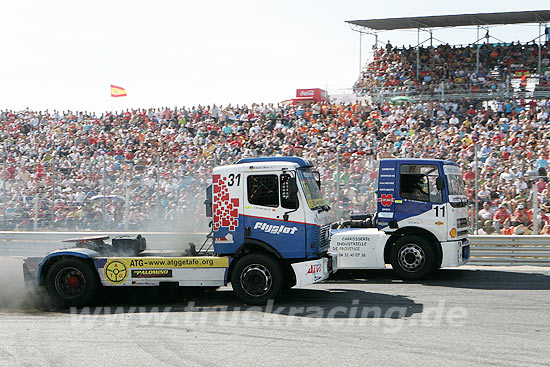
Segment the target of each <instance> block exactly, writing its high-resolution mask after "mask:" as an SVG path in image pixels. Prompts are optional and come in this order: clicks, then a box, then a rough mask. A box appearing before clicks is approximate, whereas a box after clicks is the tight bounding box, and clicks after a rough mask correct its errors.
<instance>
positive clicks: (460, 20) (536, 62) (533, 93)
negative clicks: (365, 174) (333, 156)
mask: <svg viewBox="0 0 550 367" xmlns="http://www.w3.org/2000/svg"><path fill="white" fill-rule="evenodd" d="M549 22H550V10H541V11H523V12H504V13H478V14H461V15H441V16H425V17H404V18H386V19H369V20H353V21H348V23H349V24H350V25H352V27H353V29H354V30H357V31H358V32H360V33H361V34H363V33H367V34H373V35H374V36H375V51H374V55H373V60H372V61H371V62H369V63H367V65H366V66H365V67H364V69H363V70H362V72H361V75H360V76H359V78H358V80H357V82H356V83H355V85H354V90H355V92H356V93H357V94H359V95H361V96H369V97H371V98H373V99H374V100H387V99H390V98H392V97H394V96H397V95H399V96H400V95H406V96H414V97H415V99H416V100H419V101H425V100H434V99H438V100H459V99H463V98H469V99H475V100H495V99H503V98H513V97H523V98H543V97H549V96H550V69H549V66H550V38H549V35H548V28H547V27H546V25H547V23H549ZM527 23H538V24H539V33H538V35H537V36H536V37H535V38H534V39H533V40H532V41H530V42H528V43H525V44H520V43H515V44H514V43H513V42H511V43H508V42H503V41H502V40H498V39H495V38H494V37H492V36H491V35H490V31H489V28H488V26H491V25H506V24H527ZM464 26H476V27H477V30H478V32H477V33H478V37H477V39H476V40H475V41H474V42H472V43H470V44H468V45H466V46H450V45H448V44H441V45H438V46H433V39H434V37H433V31H434V29H442V28H452V27H464ZM403 29H416V30H417V40H418V42H417V45H416V46H415V47H412V48H396V47H392V46H391V45H387V46H386V47H382V48H378V32H380V31H388V30H403ZM480 30H485V31H486V33H485V35H484V36H482V37H481V38H480V37H479V31H480ZM423 31H426V32H428V33H429V35H430V37H429V38H428V39H426V40H424V41H422V42H421V41H420V33H421V32H423ZM545 36H546V40H544V37H545ZM428 41H429V43H430V45H429V46H424V44H425V43H426V42H428Z"/></svg>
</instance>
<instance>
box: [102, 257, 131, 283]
mask: <svg viewBox="0 0 550 367" xmlns="http://www.w3.org/2000/svg"><path fill="white" fill-rule="evenodd" d="M127 277H128V269H127V268H126V265H124V263H122V262H121V261H118V260H114V261H111V262H110V263H108V264H107V265H105V279H107V280H108V281H109V282H111V283H113V284H120V283H122V282H124V281H125V280H126V278H127Z"/></svg>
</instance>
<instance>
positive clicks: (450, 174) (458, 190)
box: [443, 164, 466, 196]
mask: <svg viewBox="0 0 550 367" xmlns="http://www.w3.org/2000/svg"><path fill="white" fill-rule="evenodd" d="M443 172H445V176H447V184H448V186H449V196H450V195H459V196H466V191H465V190H464V180H463V179H462V172H461V171H460V168H458V167H457V166H453V165H448V164H446V165H444V166H443Z"/></svg>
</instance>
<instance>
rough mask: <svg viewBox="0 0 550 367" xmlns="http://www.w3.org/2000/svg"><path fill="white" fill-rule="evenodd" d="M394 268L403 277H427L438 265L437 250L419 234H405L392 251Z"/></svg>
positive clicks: (412, 278) (410, 278) (391, 257)
mask: <svg viewBox="0 0 550 367" xmlns="http://www.w3.org/2000/svg"><path fill="white" fill-rule="evenodd" d="M390 260H391V265H392V267H393V270H394V271H395V272H396V273H397V275H398V276H399V277H400V278H402V279H408V280H416V279H422V278H425V277H426V276H427V275H429V274H430V273H431V272H432V271H433V270H434V267H435V266H436V265H435V264H436V252H435V251H434V248H433V246H432V245H431V244H429V243H428V242H426V241H425V240H424V239H422V238H421V237H418V236H405V237H402V238H400V239H398V240H397V241H395V244H394V245H393V247H392V249H391V253H390Z"/></svg>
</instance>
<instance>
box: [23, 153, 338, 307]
mask: <svg viewBox="0 0 550 367" xmlns="http://www.w3.org/2000/svg"><path fill="white" fill-rule="evenodd" d="M206 196H207V199H206V201H205V204H206V212H207V216H210V217H211V218H212V221H211V226H212V232H211V234H210V235H209V238H208V239H207V241H206V242H205V244H207V246H204V245H203V246H202V247H201V249H200V250H199V251H197V250H196V249H195V247H194V246H190V248H189V249H186V251H185V252H181V253H179V254H177V253H172V254H171V255H172V256H168V255H167V254H166V253H165V252H161V253H158V252H155V251H148V250H147V249H146V240H145V238H143V237H141V236H137V237H135V238H113V239H112V240H109V237H107V236H105V237H88V238H77V239H72V240H69V241H72V242H76V243H77V244H76V247H74V248H68V249H63V250H58V251H54V252H52V253H50V254H48V255H47V256H46V257H45V258H43V259H34V258H29V259H26V261H25V262H24V265H23V267H24V274H25V279H26V281H28V282H31V283H35V284H37V285H38V286H40V287H44V288H45V289H46V291H47V293H48V294H49V296H50V297H51V298H52V299H53V300H54V301H55V303H56V304H57V305H58V306H61V307H71V306H76V307H79V306H84V305H87V304H90V302H92V301H93V300H94V299H95V298H96V295H97V293H98V292H99V291H100V289H101V288H102V287H142V286H161V285H163V284H171V285H174V286H181V287H218V286H225V285H227V284H228V283H231V286H232V288H233V291H234V293H235V294H236V295H237V297H238V298H240V299H241V300H242V301H243V302H245V303H248V304H264V303H266V302H267V301H268V300H269V299H274V298H276V297H277V296H278V295H279V294H280V293H281V292H282V291H283V290H285V289H288V288H291V287H293V286H297V287H301V286H305V285H308V284H312V283H316V282H320V281H322V280H324V279H326V278H327V277H328V276H329V275H330V274H331V272H332V271H333V269H335V266H334V267H333V258H332V257H331V256H330V255H329V254H328V253H327V252H328V249H329V241H330V231H331V224H330V215H329V210H330V208H329V207H328V206H327V205H326V203H325V201H324V200H323V198H322V197H321V193H320V180H319V174H318V173H317V172H316V171H314V169H313V166H312V164H311V163H310V162H309V161H307V160H304V159H301V158H296V157H277V158H250V159H242V160H240V161H239V162H237V163H236V164H234V165H229V166H222V167H216V168H214V170H213V177H212V185H210V186H209V187H208V189H207V195H206ZM155 247H156V248H158V247H159V246H155ZM334 265H335V264H334Z"/></svg>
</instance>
